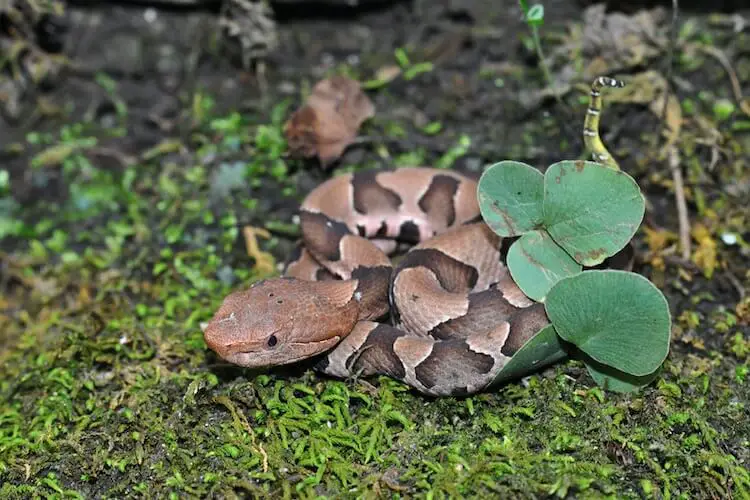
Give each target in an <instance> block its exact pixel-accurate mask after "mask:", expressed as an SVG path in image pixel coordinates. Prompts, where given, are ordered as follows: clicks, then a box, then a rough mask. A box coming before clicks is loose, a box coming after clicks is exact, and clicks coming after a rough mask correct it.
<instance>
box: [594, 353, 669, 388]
mask: <svg viewBox="0 0 750 500" xmlns="http://www.w3.org/2000/svg"><path fill="white" fill-rule="evenodd" d="M586 358H588V356H586ZM583 361H584V363H586V368H587V369H588V371H589V375H591V378H593V379H594V382H596V384H597V385H598V386H599V387H601V388H602V389H604V390H607V391H612V392H634V391H637V390H638V389H640V388H642V387H645V386H647V385H648V384H650V383H651V382H653V381H654V379H655V378H656V377H657V376H658V375H659V372H660V371H661V369H660V368H659V369H657V370H655V371H654V372H653V373H650V374H648V375H643V376H640V377H638V376H635V375H630V374H629V373H625V372H621V371H620V370H617V369H615V368H612V367H611V366H607V365H605V364H602V363H598V362H596V361H594V360H593V359H591V358H588V359H584V360H583Z"/></svg>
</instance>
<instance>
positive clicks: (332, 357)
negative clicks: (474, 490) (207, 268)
mask: <svg viewBox="0 0 750 500" xmlns="http://www.w3.org/2000/svg"><path fill="white" fill-rule="evenodd" d="M597 82H599V79H597ZM596 84H597V83H596V82H595V85H596ZM605 84H607V83H605ZM599 85H601V82H599ZM596 90H597V91H598V89H596ZM593 92H594V89H592V98H593V97H594V96H593ZM596 97H598V94H597V95H596ZM599 102H600V101H599ZM592 103H594V102H593V99H592ZM594 104H598V103H594ZM587 116H597V117H598V112H597V113H596V115H594V114H593V113H589V115H587ZM596 124H598V119H597V121H596V122H595V123H594V126H595V125H596ZM586 127H587V128H586V130H592V128H591V127H590V123H589V121H587V124H586ZM595 128H596V127H595ZM597 137H598V133H597ZM599 142H600V143H601V141H599ZM587 144H588V142H587ZM598 153H600V154H606V153H607V152H606V149H603V145H601V149H600V150H598ZM601 158H604V157H603V156H602V157H601ZM476 189H477V185H476V182H475V181H474V180H472V179H470V178H468V177H465V176H463V175H460V174H458V173H456V172H453V171H449V170H442V169H431V168H400V169H397V170H390V171H389V170H386V171H362V172H357V173H354V174H346V175H341V176H337V177H334V178H332V179H330V180H328V181H327V182H325V183H323V184H322V185H320V186H318V187H317V188H316V189H315V190H314V191H312V192H311V193H310V194H309V195H308V196H307V198H306V199H305V201H304V202H303V204H302V206H301V210H300V226H301V231H302V240H303V242H304V246H303V247H302V248H301V250H300V252H299V253H298V255H295V256H293V257H292V258H291V260H290V262H289V263H288V265H287V268H286V271H285V273H284V277H282V278H276V279H269V280H263V281H260V282H258V283H255V284H254V285H253V286H252V287H251V288H249V289H247V290H244V291H238V292H234V293H232V294H230V295H229V296H228V297H226V298H225V299H224V302H223V303H222V305H221V306H220V308H219V310H218V311H217V312H216V314H215V315H214V317H213V319H212V320H211V321H210V322H209V324H208V325H207V326H206V328H205V330H204V336H205V339H206V343H207V344H208V346H209V347H210V348H211V349H213V350H214V351H215V352H216V353H217V354H218V355H219V356H220V357H221V358H223V359H225V360H227V361H229V362H231V363H235V364H238V365H241V366H246V367H267V366H274V365H281V364H286V363H292V362H295V361H299V360H303V359H306V358H310V357H313V356H317V355H320V356H321V360H320V361H319V362H318V364H317V365H316V368H317V369H318V370H320V371H322V372H324V373H326V374H329V375H333V376H336V377H350V376H354V375H361V376H368V375H374V374H383V375H388V376H390V377H393V378H395V379H398V380H401V381H403V382H405V383H406V384H408V385H410V386H411V387H413V388H415V389H417V390H418V391H420V392H422V393H425V394H430V395H434V396H443V395H466V394H471V393H474V392H477V391H480V390H482V389H484V388H485V387H487V386H488V384H490V383H491V382H492V381H493V380H494V378H495V376H496V375H497V374H498V372H499V371H500V370H501V369H502V368H503V366H505V364H506V363H507V362H508V360H510V358H511V356H513V354H514V353H515V352H516V351H517V350H518V349H519V348H520V347H521V346H522V345H523V344H524V343H525V342H526V341H528V340H529V339H530V338H531V337H532V336H533V335H534V334H535V333H537V332H538V331H539V330H540V329H541V328H542V327H544V326H545V325H547V324H548V319H547V316H546V313H545V310H544V306H543V305H542V304H539V303H535V302H533V301H532V300H530V299H529V298H527V297H526V296H525V295H524V294H523V292H521V290H520V289H519V288H518V287H517V286H516V284H515V283H514V282H513V280H512V279H511V276H510V274H509V272H508V269H507V267H506V266H505V257H506V253H507V249H508V247H509V243H510V241H509V240H508V239H503V238H501V237H499V236H497V235H496V234H495V233H494V232H493V231H492V230H491V229H490V228H489V227H488V226H487V225H485V224H484V222H482V221H481V217H480V213H479V208H478V205H477V199H476ZM398 243H408V244H416V246H414V247H413V248H411V250H410V251H408V252H407V253H406V254H405V255H404V257H403V258H402V259H401V261H400V262H399V263H398V264H397V265H396V266H395V267H394V266H392V264H391V261H390V258H389V256H388V255H389V254H391V253H392V252H393V251H394V250H396V248H397V244H398ZM388 316H390V318H391V324H387V323H381V322H378V320H382V319H384V318H387V317H388Z"/></svg>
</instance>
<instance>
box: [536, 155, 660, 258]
mask: <svg viewBox="0 0 750 500" xmlns="http://www.w3.org/2000/svg"><path fill="white" fill-rule="evenodd" d="M645 209H646V203H645V200H644V198H643V195H642V194H641V191H640V189H639V188H638V184H636V182H635V181H634V180H633V178H632V177H630V176H629V175H627V174H626V173H624V172H621V171H617V170H613V169H611V168H607V167H604V166H603V165H600V164H598V163H595V162H591V161H561V162H558V163H555V164H554V165H551V166H550V167H549V169H547V172H546V173H545V175H544V225H545V227H546V229H547V231H548V232H549V234H550V236H552V238H553V239H554V240H555V242H557V244H558V245H560V246H561V247H563V248H564V249H565V251H566V252H568V253H569V254H570V255H571V256H572V257H573V258H574V259H575V260H576V261H577V262H578V263H580V264H582V265H584V266H595V265H597V264H600V263H601V262H602V261H603V260H604V259H606V258H607V257H609V256H611V255H614V254H615V253H617V252H618V251H620V250H621V249H622V248H623V247H625V245H627V243H628V242H629V241H630V240H631V239H632V238H633V235H634V234H635V232H636V230H637V229H638V226H640V224H641V220H642V219H643V214H644V212H645Z"/></svg>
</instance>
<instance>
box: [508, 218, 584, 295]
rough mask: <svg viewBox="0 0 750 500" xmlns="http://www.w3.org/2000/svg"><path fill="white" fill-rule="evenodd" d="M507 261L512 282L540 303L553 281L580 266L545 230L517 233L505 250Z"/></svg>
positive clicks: (579, 270)
mask: <svg viewBox="0 0 750 500" xmlns="http://www.w3.org/2000/svg"><path fill="white" fill-rule="evenodd" d="M507 262H508V269H510V274H511V276H512V277H513V281H515V282H516V284H518V287H519V288H520V289H521V291H522V292H523V293H525V294H526V295H527V296H528V297H529V298H531V299H533V300H536V301H537V302H544V299H545V296H546V295H547V292H549V291H550V289H551V288H552V287H553V286H554V285H555V283H557V282H558V281H560V280H561V279H563V278H567V277H569V276H573V275H576V274H578V273H580V272H581V269H582V268H581V265H580V264H578V263H577V262H576V261H574V260H573V259H572V258H571V257H570V255H568V254H567V253H566V252H565V250H563V249H562V248H560V246H559V245H558V244H557V243H555V242H554V241H553V240H552V238H550V236H549V234H547V232H546V231H534V232H533V233H526V234H524V235H523V236H521V238H520V239H519V240H518V241H516V242H515V243H513V245H511V247H510V250H508V259H507Z"/></svg>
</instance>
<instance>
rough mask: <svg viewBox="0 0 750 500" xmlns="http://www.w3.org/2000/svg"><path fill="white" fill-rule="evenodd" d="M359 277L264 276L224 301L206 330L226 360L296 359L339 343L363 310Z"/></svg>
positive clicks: (270, 362) (264, 362)
mask: <svg viewBox="0 0 750 500" xmlns="http://www.w3.org/2000/svg"><path fill="white" fill-rule="evenodd" d="M356 287H357V281H341V280H338V281H304V280H297V279H292V278H279V279H271V280H263V281H259V282H257V283H256V284H255V285H253V286H252V287H250V288H249V289H247V290H243V291H238V292H234V293H232V294H230V295H228V296H227V297H226V298H225V299H224V301H223V302H222V304H221V306H220V307H219V309H218V310H217V311H216V313H215V314H214V317H213V318H212V319H211V321H210V322H209V323H208V325H207V326H206V328H205V329H204V330H203V337H204V338H205V340H206V344H207V345H208V347H209V348H210V349H211V350H213V351H214V352H216V354H218V355H219V357H221V358H222V359H224V360H225V361H228V362H230V363H233V364H236V365H240V366H245V367H249V368H257V367H267V366H275V365H283V364H288V363H294V362H295V361H300V360H303V359H306V358H310V357H312V356H315V355H317V354H321V353H323V352H325V351H327V350H329V349H331V348H332V347H333V346H335V345H336V344H337V343H338V342H339V341H340V340H341V339H342V338H343V337H345V336H346V335H347V334H348V333H349V332H350V331H351V330H352V328H354V324H355V323H356V322H357V319H358V314H359V301H358V300H357V297H356V296H355V292H356Z"/></svg>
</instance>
